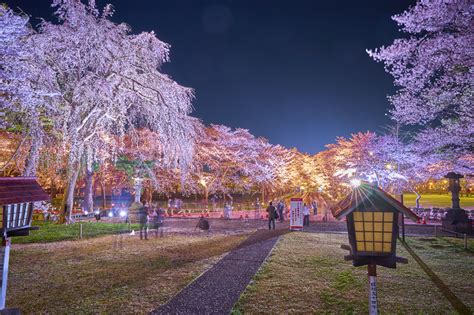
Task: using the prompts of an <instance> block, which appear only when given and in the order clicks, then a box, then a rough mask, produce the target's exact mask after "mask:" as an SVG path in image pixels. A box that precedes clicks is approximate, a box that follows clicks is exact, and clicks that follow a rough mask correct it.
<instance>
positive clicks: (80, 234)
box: [79, 223, 82, 240]
mask: <svg viewBox="0 0 474 315" xmlns="http://www.w3.org/2000/svg"><path fill="white" fill-rule="evenodd" d="M79 238H80V239H81V240H82V223H81V224H80V233H79Z"/></svg>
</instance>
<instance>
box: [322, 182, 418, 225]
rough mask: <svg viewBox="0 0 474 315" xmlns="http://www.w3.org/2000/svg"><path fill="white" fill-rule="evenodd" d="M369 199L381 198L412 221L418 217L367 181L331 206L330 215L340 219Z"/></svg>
mask: <svg viewBox="0 0 474 315" xmlns="http://www.w3.org/2000/svg"><path fill="white" fill-rule="evenodd" d="M371 199H378V200H382V201H383V202H385V203H387V204H388V205H389V206H391V207H393V208H395V210H397V211H398V212H400V213H403V214H404V215H406V216H407V217H408V218H410V219H412V220H413V221H417V220H418V219H419V218H418V216H417V215H416V214H415V213H414V212H413V211H411V210H410V209H408V208H407V207H405V206H404V205H403V204H402V203H401V202H399V201H398V200H396V199H395V198H393V197H392V196H390V195H389V194H388V193H386V192H385V191H383V190H382V189H380V188H378V187H376V186H374V185H372V184H369V183H367V182H362V183H361V185H360V186H359V187H357V188H354V189H353V190H352V192H351V193H350V194H349V195H347V196H346V197H345V198H344V199H342V200H341V201H340V202H339V203H338V204H336V205H335V206H334V207H332V208H331V212H332V215H333V216H334V217H335V218H336V219H338V220H340V219H341V218H343V217H345V216H346V215H348V214H350V213H351V212H352V211H354V210H355V209H357V207H359V206H360V205H361V204H362V203H364V202H367V201H370V200H371Z"/></svg>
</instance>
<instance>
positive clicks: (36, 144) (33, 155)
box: [23, 136, 43, 176]
mask: <svg viewBox="0 0 474 315" xmlns="http://www.w3.org/2000/svg"><path fill="white" fill-rule="evenodd" d="M31 141H32V143H31V148H30V152H29V153H28V157H27V159H26V166H25V171H24V172H23V176H36V169H37V167H38V160H39V155H40V149H41V145H42V144H43V138H42V136H38V137H36V138H33V139H31Z"/></svg>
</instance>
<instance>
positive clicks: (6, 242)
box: [0, 237, 10, 310]
mask: <svg viewBox="0 0 474 315" xmlns="http://www.w3.org/2000/svg"><path fill="white" fill-rule="evenodd" d="M2 254H3V257H2V258H3V268H2V269H3V270H2V290H1V295H0V310H4V309H5V302H6V299H7V281H8V262H9V259H10V239H9V238H8V237H3V240H2Z"/></svg>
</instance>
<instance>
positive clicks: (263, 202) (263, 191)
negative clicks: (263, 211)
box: [261, 187, 265, 207]
mask: <svg viewBox="0 0 474 315" xmlns="http://www.w3.org/2000/svg"><path fill="white" fill-rule="evenodd" d="M261 197H262V207H263V206H265V188H263V187H262V195H261Z"/></svg>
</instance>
